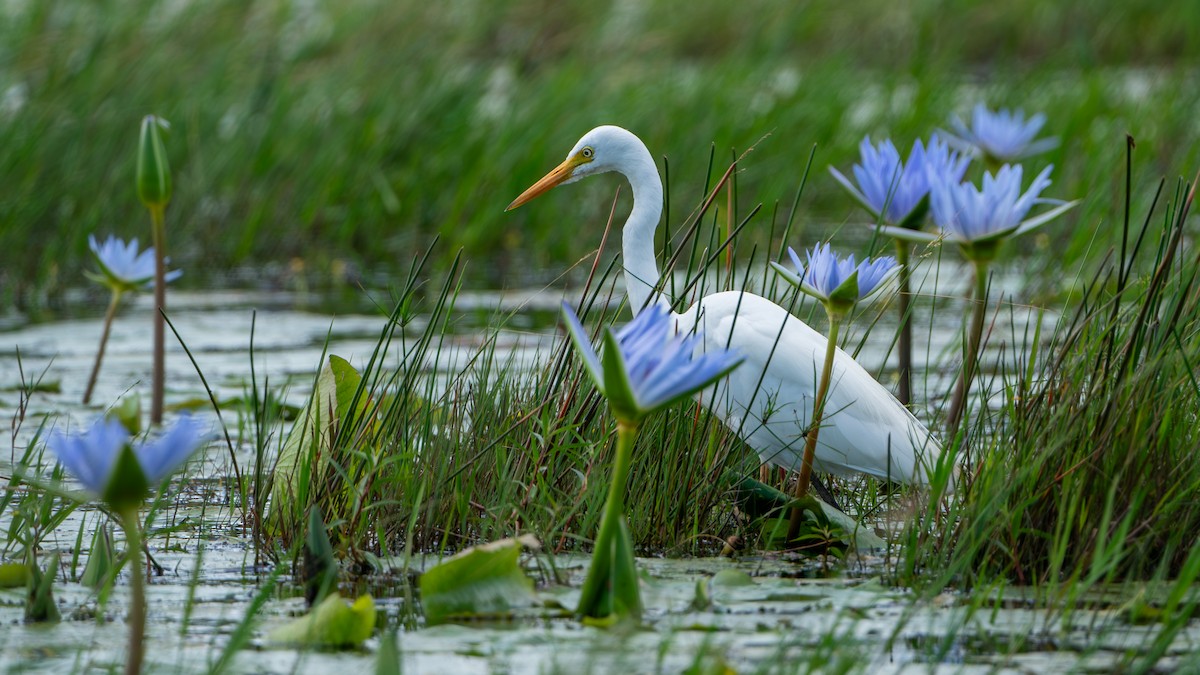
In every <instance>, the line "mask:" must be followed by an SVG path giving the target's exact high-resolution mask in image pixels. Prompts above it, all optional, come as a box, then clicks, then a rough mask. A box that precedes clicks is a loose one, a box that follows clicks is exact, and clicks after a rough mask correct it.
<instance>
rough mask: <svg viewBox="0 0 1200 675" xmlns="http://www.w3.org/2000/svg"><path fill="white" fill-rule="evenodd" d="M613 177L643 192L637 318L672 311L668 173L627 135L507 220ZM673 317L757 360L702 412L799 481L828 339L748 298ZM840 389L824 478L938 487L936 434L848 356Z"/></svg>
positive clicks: (608, 140) (578, 147) (596, 138)
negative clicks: (662, 260) (665, 230)
mask: <svg viewBox="0 0 1200 675" xmlns="http://www.w3.org/2000/svg"><path fill="white" fill-rule="evenodd" d="M608 171H616V172H617V173H620V174H622V175H624V176H625V178H626V179H627V180H628V181H629V185H630V186H631V187H632V188H633V210H632V212H631V213H630V215H629V219H628V220H627V221H626V222H625V226H624V229H623V230H622V233H621V239H622V242H621V244H622V257H623V262H624V270H625V290H626V293H627V294H628V296H629V302H630V305H631V306H632V308H633V311H634V313H635V314H636V313H637V312H638V311H639V310H640V309H641V308H643V307H645V306H646V305H647V304H648V303H650V302H651V301H655V302H658V301H661V299H660V298H659V297H658V291H657V290H656V289H657V286H658V283H659V271H658V264H657V263H656V261H655V259H654V234H655V231H656V230H657V229H658V221H659V218H660V216H661V215H662V206H663V187H662V180H661V179H660V178H659V175H658V168H657V167H656V166H655V165H654V160H653V158H652V157H651V156H650V151H649V150H647V149H646V146H645V144H643V143H642V141H641V140H639V139H638V137H637V136H635V135H634V134H632V133H631V132H629V131H627V130H625V129H622V128H621V127H616V126H601V127H596V128H595V129H592V130H591V131H589V132H588V133H586V134H585V135H584V136H583V138H581V139H579V142H577V143H576V144H575V147H573V148H572V149H571V152H570V153H568V154H567V158H566V160H564V161H563V162H562V163H561V164H559V165H558V166H557V167H555V168H554V170H552V171H551V172H550V173H548V174H546V175H545V176H544V177H543V178H542V179H541V180H539V181H538V182H536V183H534V184H533V185H532V186H531V187H530V188H529V189H528V190H526V191H525V192H523V193H521V195H520V196H519V197H517V198H516V199H515V200H513V202H512V203H511V204H509V205H508V208H507V209H505V210H511V209H514V208H516V207H518V206H521V205H522V204H524V203H526V202H528V201H529V200H531V199H533V198H534V197H537V196H538V195H540V194H542V193H544V192H546V191H547V190H549V189H551V188H553V187H555V186H557V185H563V184H566V183H572V182H575V181H577V180H580V179H582V178H584V177H587V176H591V175H594V174H598V173H605V172H608ZM673 316H674V319H675V322H676V327H677V330H678V331H679V332H680V333H685V332H688V331H692V330H697V331H699V332H701V333H703V336H704V338H703V341H702V343H701V345H700V346H698V347H697V349H698V350H702V349H717V348H732V349H735V350H737V351H738V352H740V353H741V354H742V355H743V356H744V357H745V361H744V362H743V364H742V365H741V367H739V368H737V369H736V370H734V371H733V373H731V374H730V375H729V376H728V377H727V378H725V379H724V380H722V381H721V382H720V383H718V384H717V385H716V388H715V390H714V389H709V390H706V391H704V392H702V393H701V394H699V395H698V399H699V400H700V402H701V403H702V404H703V405H704V406H706V407H708V408H709V409H710V410H711V411H712V412H713V413H714V414H715V415H716V416H717V417H719V418H720V419H721V420H722V421H723V422H724V423H725V425H726V426H728V427H729V428H730V429H731V430H732V431H733V432H734V433H736V434H738V435H739V436H740V437H741V438H742V439H743V440H744V441H745V442H746V443H747V444H748V445H750V447H752V448H754V450H755V451H756V452H757V453H758V455H759V457H760V458H761V459H762V461H763V462H766V463H770V464H774V465H776V466H780V467H784V468H785V469H790V470H799V468H800V464H801V461H802V457H803V454H804V442H805V434H806V432H807V431H808V425H809V420H810V419H811V417H812V411H813V397H814V396H816V390H817V378H818V377H819V373H820V370H821V365H822V364H823V362H824V359H825V349H826V340H825V337H824V336H822V335H821V334H819V333H817V332H816V331H815V330H813V329H812V328H810V327H809V326H808V325H807V324H805V323H804V322H803V321H801V320H800V319H797V318H796V317H794V316H792V315H791V314H790V313H788V311H787V310H785V309H784V308H782V307H780V306H779V305H777V304H775V303H774V302H771V301H770V300H768V299H766V298H763V297H760V296H757V295H753V294H751V293H746V292H743V291H725V292H721V293H714V294H712V295H709V296H706V297H704V298H702V299H701V300H700V301H699V302H697V303H695V304H693V305H692V306H691V307H690V308H689V309H688V310H687V311H685V312H683V313H681V314H674V315H673ZM832 377H833V379H832V386H831V387H830V390H829V394H828V399H827V401H826V404H825V411H826V415H825V419H824V420H823V421H822V428H821V433H820V436H819V441H818V445H817V448H816V455H815V460H814V463H813V467H814V469H816V470H817V471H822V472H827V473H833V474H838V475H852V474H854V473H864V474H867V475H870V476H875V477H877V478H881V479H887V480H895V481H901V482H905V483H920V484H924V483H927V482H928V477H929V473H930V472H931V470H932V467H933V465H934V463H935V462H936V460H937V457H938V455H939V454H940V453H941V446H940V445H939V444H938V443H937V441H936V440H935V439H934V438H933V437H932V436H931V434H930V433H929V430H928V429H927V428H926V427H925V426H924V425H923V424H921V422H920V421H918V420H917V418H916V417H914V416H913V415H912V413H911V412H909V410H908V409H907V408H905V407H904V406H903V405H901V404H900V402H899V401H897V400H896V398H895V397H894V396H892V394H891V393H890V392H889V391H888V390H887V389H885V388H884V387H883V386H882V385H880V384H879V382H877V381H876V380H875V379H874V378H873V377H871V375H870V374H869V373H868V372H867V371H866V370H865V369H863V367H862V366H860V365H859V364H858V363H857V362H856V361H855V360H854V359H853V358H852V357H851V356H850V355H849V354H847V353H845V352H843V351H842V350H841V349H838V350H837V355H836V357H835V359H834V364H833V371H832Z"/></svg>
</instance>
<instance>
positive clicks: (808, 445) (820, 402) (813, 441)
mask: <svg viewBox="0 0 1200 675" xmlns="http://www.w3.org/2000/svg"><path fill="white" fill-rule="evenodd" d="M841 323H842V321H841V316H836V315H834V313H833V312H829V342H828V343H826V345H825V365H824V366H823V367H822V368H821V383H820V384H819V385H817V400H816V401H815V402H814V403H813V415H812V423H811V424H809V427H808V436H807V437H806V438H805V441H804V459H803V460H802V461H801V463H800V477H799V478H798V479H796V499H804V498H805V497H807V496H808V485H809V483H810V482H812V466H813V457H814V456H815V455H816V453H817V433H818V432H819V431H820V430H821V415H823V414H824V413H825V397H826V395H827V394H828V393H829V381H830V380H832V379H833V378H832V377H831V374H832V372H833V357H834V355H835V354H836V353H837V341H838V329H839V328H840V327H841ZM803 520H804V511H803V509H801V508H800V507H796V508H793V509H792V517H791V519H790V520H789V521H788V531H787V541H789V542H790V541H792V540H794V539H795V538H796V535H797V534H799V533H800V523H801V522H802V521H803Z"/></svg>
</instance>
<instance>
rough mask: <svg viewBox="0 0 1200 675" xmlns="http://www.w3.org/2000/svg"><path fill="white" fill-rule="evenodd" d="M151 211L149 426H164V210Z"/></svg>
mask: <svg viewBox="0 0 1200 675" xmlns="http://www.w3.org/2000/svg"><path fill="white" fill-rule="evenodd" d="M149 208H150V221H151V225H152V228H153V234H154V373H153V376H152V380H151V396H150V423H151V424H162V416H163V380H164V378H165V375H166V367H165V358H166V354H165V343H164V335H165V330H166V329H165V325H164V322H163V314H162V313H163V312H164V311H166V309H167V279H166V276H167V266H166V251H165V250H164V249H166V228H165V227H164V226H163V215H164V213H163V212H164V207H163V206H162V205H161V204H154V205H151V206H150V207H149Z"/></svg>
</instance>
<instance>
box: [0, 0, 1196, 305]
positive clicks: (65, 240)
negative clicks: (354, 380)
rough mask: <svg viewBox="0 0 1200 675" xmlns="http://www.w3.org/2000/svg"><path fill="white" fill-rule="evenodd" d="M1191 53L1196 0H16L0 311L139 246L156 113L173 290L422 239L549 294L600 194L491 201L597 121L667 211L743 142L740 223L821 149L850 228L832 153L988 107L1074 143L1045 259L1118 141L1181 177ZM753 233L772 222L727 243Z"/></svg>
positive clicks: (383, 263)
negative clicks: (140, 184)
mask: <svg viewBox="0 0 1200 675" xmlns="http://www.w3.org/2000/svg"><path fill="white" fill-rule="evenodd" d="M1198 42H1200V4H1195V3H1177V4H1176V5H1175V6H1174V7H1172V8H1170V10H1169V11H1166V10H1164V9H1163V8H1162V6H1161V3H1157V2H1151V1H1150V0H1135V1H1132V2H1119V1H1117V0H1105V1H1102V2H1093V3H1084V2H1075V3H1044V2H1038V1H1037V0H1016V1H1014V2H1007V3H984V2H979V1H977V0H947V1H943V2H921V1H912V2H901V3H889V2H884V1H883V0H866V1H864V2H860V3H834V2H829V1H825V0H814V1H812V2H802V3H775V2H769V1H767V0H745V1H743V2H739V3H727V2H722V1H719V0H697V1H696V2H692V3H689V4H688V5H687V7H686V10H685V9H683V8H682V7H681V6H680V5H679V4H678V3H671V2H666V1H665V0H649V1H645V2H633V1H617V2H612V3H582V2H553V1H549V0H518V1H512V2H480V1H472V0H457V1H453V2H445V3H418V2H412V1H411V0H401V1H399V2H382V1H378V0H374V1H367V0H357V1H351V2H344V3H317V2H283V1H264V2H257V3H244V2H240V1H234V0H209V1H203V2H200V1H193V2H159V1H151V0H142V1H141V2H113V1H103V0H97V1H93V2H65V1H60V2H39V3H7V4H5V5H2V6H0V148H3V151H2V152H0V158H2V159H0V306H12V305H14V304H15V305H38V304H41V303H43V302H44V301H45V300H47V299H53V298H54V297H55V296H56V294H57V293H59V292H60V291H61V290H62V289H63V288H65V287H68V286H72V285H77V284H79V283H81V282H82V274H81V272H82V269H83V268H84V267H86V266H88V265H90V263H89V262H88V259H87V258H88V256H87V245H86V241H87V235H88V234H90V233H98V234H107V233H110V232H111V233H115V234H118V235H121V236H125V237H131V236H138V237H140V238H141V240H142V241H143V242H145V241H146V240H147V239H148V238H149V227H148V221H147V217H146V214H145V213H144V211H143V210H142V208H141V206H140V205H139V204H138V202H137V199H136V196H135V194H134V190H133V166H134V149H135V147H136V142H137V128H138V123H139V120H140V118H141V116H142V115H143V114H146V113H151V112H153V113H155V114H158V115H162V116H164V117H166V118H167V119H168V120H170V121H171V122H172V125H173V126H172V133H171V135H170V137H169V138H168V140H167V144H168V150H169V153H170V158H171V161H172V167H173V170H174V172H175V179H176V180H175V183H176V195H175V199H174V202H173V203H172V204H171V206H170V208H169V210H168V229H169V239H168V241H169V242H170V250H169V251H168V253H169V255H170V256H171V257H172V258H173V260H174V262H175V264H177V265H179V266H181V267H183V268H184V269H186V270H187V271H188V273H187V275H186V276H185V278H184V280H183V283H185V284H199V283H203V282H205V281H206V280H208V281H209V282H211V281H212V279H213V278H214V276H215V275H218V274H221V273H223V272H227V271H229V270H231V269H237V268H246V267H251V268H253V269H258V270H261V269H264V266H266V267H268V268H269V266H270V265H272V264H275V263H283V265H285V266H286V265H287V264H289V263H291V269H292V271H293V272H296V271H301V270H302V272H301V273H304V274H307V275H310V276H311V277H312V279H311V283H313V284H316V285H318V286H319V285H321V284H323V283H332V282H333V281H334V280H333V278H332V277H334V276H336V275H340V274H345V272H343V271H342V270H345V269H350V270H357V272H354V274H357V275H361V276H364V277H366V278H367V280H368V281H367V283H387V280H388V279H390V278H393V277H395V276H396V275H397V274H398V273H399V271H400V270H401V269H402V268H403V266H404V265H405V264H406V261H408V260H411V258H412V256H413V254H414V253H415V252H416V251H418V250H421V249H422V248H423V247H424V246H425V245H426V244H427V243H428V242H429V241H430V240H431V239H432V238H433V237H434V236H435V235H436V236H440V237H441V238H442V240H443V241H444V242H445V244H444V245H443V246H442V247H440V252H441V253H442V255H443V256H444V264H448V261H449V260H450V259H451V257H452V256H453V254H454V252H455V251H456V250H457V249H459V248H460V247H461V248H463V249H465V253H466V256H467V260H468V261H469V265H468V270H467V273H468V275H469V277H470V278H471V280H472V282H474V283H477V284H479V285H502V286H514V285H518V284H522V283H530V282H539V281H545V280H547V279H549V278H552V277H553V276H554V275H555V274H556V273H557V272H558V271H560V270H561V269H562V268H563V267H565V266H566V265H568V264H570V263H571V262H574V261H575V260H577V259H578V258H579V257H580V256H582V255H584V254H585V253H586V252H587V251H589V250H592V249H594V248H595V247H596V246H597V245H598V243H599V240H600V232H601V230H602V228H603V226H604V222H605V219H606V216H607V212H608V208H609V206H610V200H611V194H612V192H613V190H614V189H615V186H616V184H617V182H616V181H615V180H614V181H610V182H608V183H607V184H606V183H604V182H603V181H601V182H600V183H599V184H597V185H594V186H593V187H591V188H587V189H577V190H573V191H559V193H557V194H552V195H551V196H550V197H548V198H547V199H546V201H545V202H544V203H541V204H539V205H538V207H537V208H525V209H521V210H519V211H516V212H514V213H511V214H505V213H503V208H504V206H505V205H506V204H507V203H508V202H509V201H510V200H511V199H512V198H513V197H514V196H516V195H517V194H518V193H519V192H520V191H521V190H522V189H523V188H524V187H526V186H527V185H528V184H530V183H531V182H532V181H534V180H536V179H537V178H538V177H540V176H541V175H542V173H544V172H545V171H546V170H548V169H549V168H551V167H552V166H553V165H554V164H556V163H557V162H558V161H559V160H560V159H561V157H562V156H563V155H564V154H565V153H566V151H567V150H568V149H569V148H570V146H571V145H572V144H573V143H574V141H575V140H576V138H578V137H579V136H580V135H582V133H583V132H585V131H586V130H587V129H589V128H591V127H592V126H595V125H597V124H602V123H613V124H620V125H622V126H625V127H627V128H630V129H631V130H633V131H635V132H636V133H637V134H639V135H640V136H641V137H642V139H643V140H644V141H646V143H647V144H648V145H649V146H650V148H651V150H652V152H654V153H655V154H656V155H657V156H663V155H665V156H667V157H668V158H669V161H670V177H671V196H672V203H673V204H674V205H676V206H675V207H674V208H675V209H676V212H675V213H673V214H672V221H673V222H672V225H675V224H677V223H678V222H680V220H681V219H682V218H683V217H684V216H685V215H686V213H680V212H679V209H680V205H689V204H694V203H696V202H697V201H698V200H699V199H700V197H701V192H702V189H703V187H704V184H705V180H706V178H707V176H706V172H707V171H708V166H709V157H710V153H712V152H713V151H714V148H715V152H716V157H717V160H716V161H717V164H718V165H721V164H722V163H723V162H725V161H726V158H728V157H729V156H730V151H731V150H733V149H736V150H737V151H739V152H740V151H742V150H745V149H746V148H748V147H750V146H751V145H753V144H755V143H758V145H757V148H756V150H755V151H754V152H753V153H752V154H751V155H750V156H749V157H748V158H747V160H746V161H745V162H744V163H743V164H742V170H741V173H740V174H739V175H738V178H737V185H738V204H739V205H740V206H739V210H740V211H743V212H745V211H748V210H749V208H750V207H752V206H753V205H754V204H755V203H759V202H763V203H766V204H768V205H770V204H773V203H775V202H780V203H781V204H782V205H784V206H787V205H790V204H791V200H792V196H793V195H794V193H795V189H796V187H797V185H798V184H799V181H800V174H801V172H802V170H803V167H804V164H805V162H806V160H807V158H808V156H809V153H810V152H811V150H812V148H813V146H814V145H815V146H816V148H817V151H816V162H815V166H816V167H818V168H819V171H818V172H817V173H816V174H815V176H814V180H812V181H811V182H810V184H809V185H808V187H807V188H806V190H805V194H804V197H803V199H802V200H801V202H800V204H799V209H800V210H801V211H800V213H798V214H797V217H798V220H797V222H798V223H801V224H803V226H804V228H805V232H806V233H808V235H809V236H819V235H822V234H826V233H828V232H830V231H832V228H834V227H837V226H839V225H841V224H843V223H845V222H848V221H851V222H853V221H858V220H861V219H862V216H861V215H860V214H859V213H858V212H857V211H856V210H855V209H854V207H853V205H852V203H851V202H850V201H849V200H848V199H846V198H845V197H844V196H843V195H842V194H841V193H840V192H839V190H838V188H837V187H836V185H835V184H834V183H833V182H832V180H830V179H829V178H828V175H827V174H826V172H825V171H824V167H825V166H826V165H828V164H832V165H836V166H839V167H841V168H843V169H845V168H847V167H848V166H849V165H850V164H852V163H853V162H854V160H855V158H856V146H857V143H858V142H859V140H860V139H861V138H862V136H863V135H864V134H868V133H869V134H872V135H873V136H876V137H880V136H891V137H893V138H894V139H895V140H896V141H897V143H898V144H899V145H901V146H907V145H908V144H910V143H911V142H912V140H913V139H915V138H917V137H924V136H927V135H928V134H929V133H930V132H932V131H933V130H935V129H936V128H938V127H939V126H943V125H945V123H946V121H947V120H948V118H949V116H950V115H952V114H954V113H959V114H963V113H965V112H967V111H968V110H969V108H970V107H971V106H972V105H973V104H974V103H975V102H977V101H984V102H986V103H989V104H991V105H993V106H998V105H1003V106H1014V107H1023V108H1025V109H1026V110H1028V111H1031V112H1032V111H1043V112H1045V113H1046V114H1047V116H1048V118H1049V121H1048V124H1047V132H1048V133H1050V134H1053V135H1057V136H1059V137H1061V138H1062V140H1063V142H1062V144H1061V146H1060V147H1059V149H1057V150H1056V151H1054V152H1053V153H1050V154H1048V155H1046V156H1044V157H1040V158H1038V160H1037V162H1035V163H1042V162H1053V163H1054V164H1055V166H1056V169H1055V185H1054V186H1053V187H1052V188H1051V189H1050V190H1049V191H1048V193H1049V196H1052V197H1060V198H1077V197H1082V198H1083V199H1084V200H1085V201H1084V205H1083V206H1082V207H1081V208H1079V209H1077V210H1076V211H1075V213H1074V214H1073V215H1072V216H1071V217H1070V218H1069V219H1067V220H1064V221H1063V222H1061V223H1059V224H1056V225H1055V226H1053V227H1050V228H1047V230H1046V235H1045V236H1042V237H1039V238H1038V239H1036V240H1034V241H1031V242H1025V243H1023V245H1024V246H1026V247H1040V248H1042V249H1047V250H1050V249H1053V250H1054V252H1055V255H1054V256H1043V259H1044V260H1045V261H1046V262H1045V263H1044V264H1045V265H1047V266H1051V265H1052V266H1054V267H1056V268H1060V267H1061V265H1062V264H1063V262H1064V258H1065V260H1067V261H1069V260H1071V259H1074V258H1078V257H1079V256H1081V255H1083V254H1084V253H1085V252H1086V251H1088V250H1089V247H1090V250H1091V251H1093V252H1094V251H1095V250H1096V249H1097V247H1105V246H1107V245H1108V243H1110V242H1111V241H1112V237H1113V236H1114V234H1115V233H1116V232H1117V228H1115V227H1113V226H1112V224H1113V223H1115V222H1117V221H1118V220H1119V216H1120V213H1121V208H1122V205H1123V202H1122V200H1123V196H1122V195H1123V191H1122V190H1119V189H1117V188H1118V187H1120V186H1122V185H1123V177H1122V171H1121V169H1122V167H1123V162H1124V159H1123V158H1124V147H1125V134H1126V133H1129V134H1132V135H1133V136H1134V137H1135V138H1136V140H1137V144H1138V150H1137V153H1136V155H1135V157H1136V161H1137V162H1138V164H1139V168H1140V171H1139V173H1138V175H1139V176H1144V177H1146V178H1145V181H1146V183H1147V185H1142V186H1139V187H1137V188H1135V190H1134V194H1135V195H1137V196H1138V197H1139V198H1142V199H1146V200H1148V199H1149V198H1150V196H1151V194H1152V189H1151V187H1150V185H1149V184H1150V183H1153V182H1155V181H1156V180H1157V179H1156V177H1157V176H1167V177H1175V176H1178V175H1186V176H1188V177H1190V176H1191V174H1192V172H1194V170H1195V167H1196V152H1197V143H1196V141H1197V137H1198V136H1200V123H1198V122H1197V120H1198V119H1200V115H1198V114H1197V113H1198V112H1200V86H1197V85H1200V74H1198V71H1197V66H1196V65H1195V64H1196V63H1198V61H1197V59H1196V57H1197V56H1198V55H1200V44H1198ZM764 137H765V138H764ZM760 139H761V141H760ZM721 168H723V167H722V166H717V167H714V169H713V170H714V171H716V170H719V169H721ZM626 199H627V197H626ZM767 236H768V233H767V226H766V224H765V220H763V221H762V224H761V225H758V226H756V225H755V224H753V223H752V224H751V226H750V227H749V228H748V229H747V231H746V233H745V235H744V239H746V240H748V241H749V242H750V243H756V242H757V243H761V242H762V241H763V240H765V238H766V237H767ZM807 243H808V242H802V241H796V242H793V244H794V245H797V246H800V245H805V244H807ZM739 250H749V246H748V245H746V244H743V245H742V246H739ZM772 250H777V242H776V246H772ZM299 260H303V263H304V264H303V265H298V264H296V261H299ZM539 271H540V272H539Z"/></svg>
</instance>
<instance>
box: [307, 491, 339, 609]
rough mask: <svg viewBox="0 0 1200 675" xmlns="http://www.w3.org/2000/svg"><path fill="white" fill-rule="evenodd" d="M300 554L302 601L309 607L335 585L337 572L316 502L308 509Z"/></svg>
mask: <svg viewBox="0 0 1200 675" xmlns="http://www.w3.org/2000/svg"><path fill="white" fill-rule="evenodd" d="M302 555H303V556H304V566H303V570H304V602H305V603H306V604H307V605H308V607H310V608H311V607H312V606H313V605H315V604H317V603H319V602H320V601H321V600H323V599H324V598H325V596H326V595H328V593H329V591H331V590H333V589H334V588H336V587H337V573H338V566H337V559H336V558H334V556H333V544H331V543H329V532H328V530H327V528H326V527H325V520H324V519H323V518H321V507H319V506H317V505H316V504H313V505H312V508H310V509H309V510H308V535H307V536H305V538H304V549H303V554H302Z"/></svg>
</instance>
